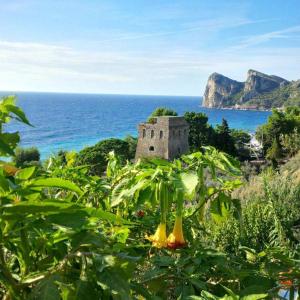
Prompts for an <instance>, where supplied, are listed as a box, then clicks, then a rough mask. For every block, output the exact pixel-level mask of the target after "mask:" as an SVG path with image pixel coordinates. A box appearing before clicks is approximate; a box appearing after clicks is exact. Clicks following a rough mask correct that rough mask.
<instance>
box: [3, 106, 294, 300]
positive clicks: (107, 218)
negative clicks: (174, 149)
mask: <svg viewBox="0 0 300 300" xmlns="http://www.w3.org/2000/svg"><path fill="white" fill-rule="evenodd" d="M11 105H12V106H14V102H11ZM1 109H2V106H0V117H1V116H5V109H6V108H4V113H2V111H1ZM13 110H14V111H16V112H17V113H18V115H20V116H23V113H22V112H21V111H20V110H19V109H15V108H14V109H13ZM8 120H9V119H8V118H7V117H4V118H2V123H3V124H4V123H6V122H8ZM20 120H21V121H23V122H24V121H25V120H26V119H24V118H23V120H22V118H21V119H20ZM3 135H5V133H4V132H3V128H2V127H1V128H0V137H2V136H3ZM15 146H16V145H13V143H10V146H9V147H10V150H11V151H10V152H6V155H8V154H9V153H11V155H13V154H14V150H15ZM90 148H93V147H90ZM95 148H96V149H94V150H95V153H93V151H92V150H91V149H88V150H87V149H86V152H84V153H85V154H86V153H88V155H87V157H89V155H91V156H90V157H91V158H93V157H94V158H95V157H96V156H97V155H98V154H96V152H97V151H99V153H102V154H103V153H105V155H104V154H103V162H104V163H105V165H106V164H107V169H106V176H104V174H102V173H101V175H102V176H101V177H100V176H96V175H94V174H91V172H90V167H89V166H87V165H86V162H84V164H83V165H80V164H79V161H78V157H77V156H76V154H75V153H72V152H61V153H59V154H58V155H56V156H52V157H50V158H49V160H48V161H47V164H46V165H45V166H44V168H42V167H40V168H36V167H35V166H30V167H26V168H25V167H23V166H21V167H18V168H16V167H15V166H14V165H12V164H10V163H6V162H0V298H3V299H17V300H19V299H20V300H23V299H68V300H69V299H79V300H80V299H107V300H108V299H122V300H123V299H124V300H126V299H128V300H131V299H223V298H224V299H246V298H251V299H262V298H266V297H268V298H275V297H276V296H277V294H278V291H279V289H281V288H282V286H283V283H282V282H283V281H287V280H288V281H289V282H291V285H293V286H294V287H297V286H299V281H300V273H299V269H300V266H299V260H297V258H298V257H297V255H299V254H297V245H298V244H299V243H298V241H297V238H296V237H295V236H294V232H293V231H292V230H291V228H292V227H293V226H294V225H295V224H296V223H297V219H299V211H300V209H299V201H298V200H299V185H296V186H295V185H293V182H292V181H291V182H288V181H284V182H283V181H282V178H281V177H280V176H278V180H277V179H276V178H275V179H276V180H275V179H274V174H271V175H270V177H267V175H265V177H263V178H262V185H261V186H262V190H261V191H260V193H254V194H253V193H248V194H251V195H252V198H250V199H246V198H245V197H242V193H241V199H242V205H241V202H240V201H239V200H237V197H235V196H233V195H232V192H233V191H234V190H236V189H237V188H238V187H240V186H241V184H242V183H241V181H240V176H241V172H240V170H239V163H238V162H237V161H236V160H235V159H233V158H232V157H231V156H229V155H228V154H226V153H223V152H220V151H218V150H216V149H215V148H213V147H204V148H203V149H202V152H195V153H192V154H189V155H185V156H183V157H181V158H180V159H177V160H175V161H174V162H168V161H165V160H161V159H152V160H143V161H138V162H136V163H134V164H131V163H129V162H128V163H127V164H126V165H123V163H124V160H125V159H126V158H127V157H128V156H129V155H130V154H129V153H130V151H129V147H128V142H125V141H121V142H120V140H115V139H113V140H106V141H103V142H101V143H98V144H97V145H96V146H95ZM111 150H115V152H113V151H111ZM2 151H3V153H4V151H6V150H5V149H4V148H2ZM118 151H119V154H120V155H117V152H118ZM80 155H82V153H81V154H79V156H80ZM93 155H94V156H93ZM80 159H82V157H80ZM106 159H107V160H108V161H106ZM92 162H94V161H92ZM95 162H96V161H95ZM96 164H98V162H96ZM89 165H90V163H89ZM101 167H102V166H101ZM97 170H98V169H97ZM287 171H289V172H290V169H286V170H284V172H287ZM294 171H295V170H293V171H292V172H293V173H295V172H294ZM275 177H276V176H275ZM280 180H281V181H280ZM255 187H257V185H256V186H255ZM262 191H263V192H262ZM254 196H255V197H254ZM253 197H254V198H253ZM248 202H249V203H250V205H248ZM178 207H179V208H180V209H179V210H178ZM179 213H180V216H181V217H182V218H183V231H184V234H185V236H186V244H185V248H180V249H178V248H177V249H176V248H171V249H169V248H166V247H163V248H161V249H155V248H153V247H152V246H151V245H150V243H149V242H148V240H147V237H146V236H147V234H148V233H150V232H153V230H154V228H155V227H156V225H157V224H158V222H161V220H164V221H165V223H166V224H165V225H166V227H167V229H168V230H169V229H170V225H171V224H172V223H173V221H174V218H176V219H177V217H178V215H179ZM296 225H297V224H296ZM174 228H175V226H174ZM173 232H174V230H173ZM173 232H172V234H176V232H175V233H173ZM148 239H149V237H148ZM245 246H248V247H245ZM220 249H222V251H220ZM289 249H290V250H291V251H290V252H288V250H289Z"/></svg>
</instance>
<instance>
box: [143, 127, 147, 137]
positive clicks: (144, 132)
mask: <svg viewBox="0 0 300 300" xmlns="http://www.w3.org/2000/svg"><path fill="white" fill-rule="evenodd" d="M144 137H146V129H143V138H144Z"/></svg>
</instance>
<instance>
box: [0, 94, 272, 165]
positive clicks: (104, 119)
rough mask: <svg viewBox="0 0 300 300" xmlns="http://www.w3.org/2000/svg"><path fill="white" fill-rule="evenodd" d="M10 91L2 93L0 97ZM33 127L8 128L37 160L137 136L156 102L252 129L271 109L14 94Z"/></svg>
mask: <svg viewBox="0 0 300 300" xmlns="http://www.w3.org/2000/svg"><path fill="white" fill-rule="evenodd" d="M8 94H13V93H8V92H1V94H0V96H3V95H8ZM14 94H16V95H17V96H18V105H20V106H21V107H22V108H23V110H24V111H25V112H26V115H27V117H28V119H29V120H30V122H31V123H32V124H33V126H34V127H30V126H26V125H23V124H18V123H16V122H13V123H12V124H10V125H9V127H8V128H9V131H19V132H20V133H21V139H22V140H21V146H24V147H28V146H36V147H38V148H39V150H40V152H41V155H42V158H43V159H45V158H46V157H48V156H49V155H50V154H51V153H55V152H57V151H58V150H60V149H65V150H80V149H82V148H83V147H84V146H87V145H93V144H95V143H97V142H98V141H100V140H102V139H105V138H109V137H118V138H123V137H125V136H126V135H129V134H130V135H134V136H136V135H137V124H138V123H140V122H142V121H144V120H146V119H147V117H148V116H149V114H150V113H151V112H152V111H153V110H154V109H155V108H156V107H159V106H167V107H170V108H172V109H174V110H176V111H177V112H178V113H179V114H183V113H184V112H186V111H196V112H204V113H206V114H207V115H208V117H209V123H210V124H212V125H216V124H218V123H220V122H221V121H222V118H225V119H226V120H227V121H228V123H229V125H230V127H232V128H237V129H244V130H247V131H250V132H254V131H255V129H256V127H257V126H258V125H260V124H263V123H264V122H266V120H267V118H268V116H269V115H270V112H261V111H237V110H220V109H207V108H203V107H201V106H200V103H201V97H188V96H187V97H184V96H134V95H104V94H97V95H94V94H62V93H29V92H28V93H27V92H26V93H25V92H20V93H14Z"/></svg>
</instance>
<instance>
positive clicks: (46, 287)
mask: <svg viewBox="0 0 300 300" xmlns="http://www.w3.org/2000/svg"><path fill="white" fill-rule="evenodd" d="M58 279H59V276H55V275H53V276H50V277H48V278H46V279H44V280H42V281H40V282H39V283H38V285H37V286H36V287H35V288H33V290H32V293H30V295H29V298H28V299H29V300H61V297H60V293H59V290H58V285H57V284H56V283H55V281H56V280H58Z"/></svg>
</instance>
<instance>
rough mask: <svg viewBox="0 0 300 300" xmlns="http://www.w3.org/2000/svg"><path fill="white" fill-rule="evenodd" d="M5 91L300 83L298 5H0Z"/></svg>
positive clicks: (14, 1)
mask: <svg viewBox="0 0 300 300" xmlns="http://www.w3.org/2000/svg"><path fill="white" fill-rule="evenodd" d="M0 28H1V30H0V89H1V90H9V91H21V90H22V91H24V90H25V91H26V90H27V91H61V92H82V93H115V94H153V95H195V96H200V95H202V94H203V92H204V89H205V84H206V81H207V77H208V76H209V75H210V74H211V73H212V72H219V73H222V74H224V75H227V76H229V77H232V78H234V79H236V80H241V81H242V80H245V77H246V72H247V70H248V69H250V68H251V69H256V70H259V71H262V72H265V73H268V74H276V75H279V76H282V77H285V78H287V79H290V80H292V79H299V78H300V1H299V0H285V1H279V0H268V1H267V0H255V1H254V0H253V1H251V0H247V1H243V0H239V1H231V0H226V1H225V0H224V1H221V0H219V1H218V0H214V1H209V0H164V1H163V0H160V1H158V0H135V1H134V0H102V1H101V0H98V1H96V0H85V1H84V0H63V1H61V0H42V1H41V0H10V1H6V0H0Z"/></svg>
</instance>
